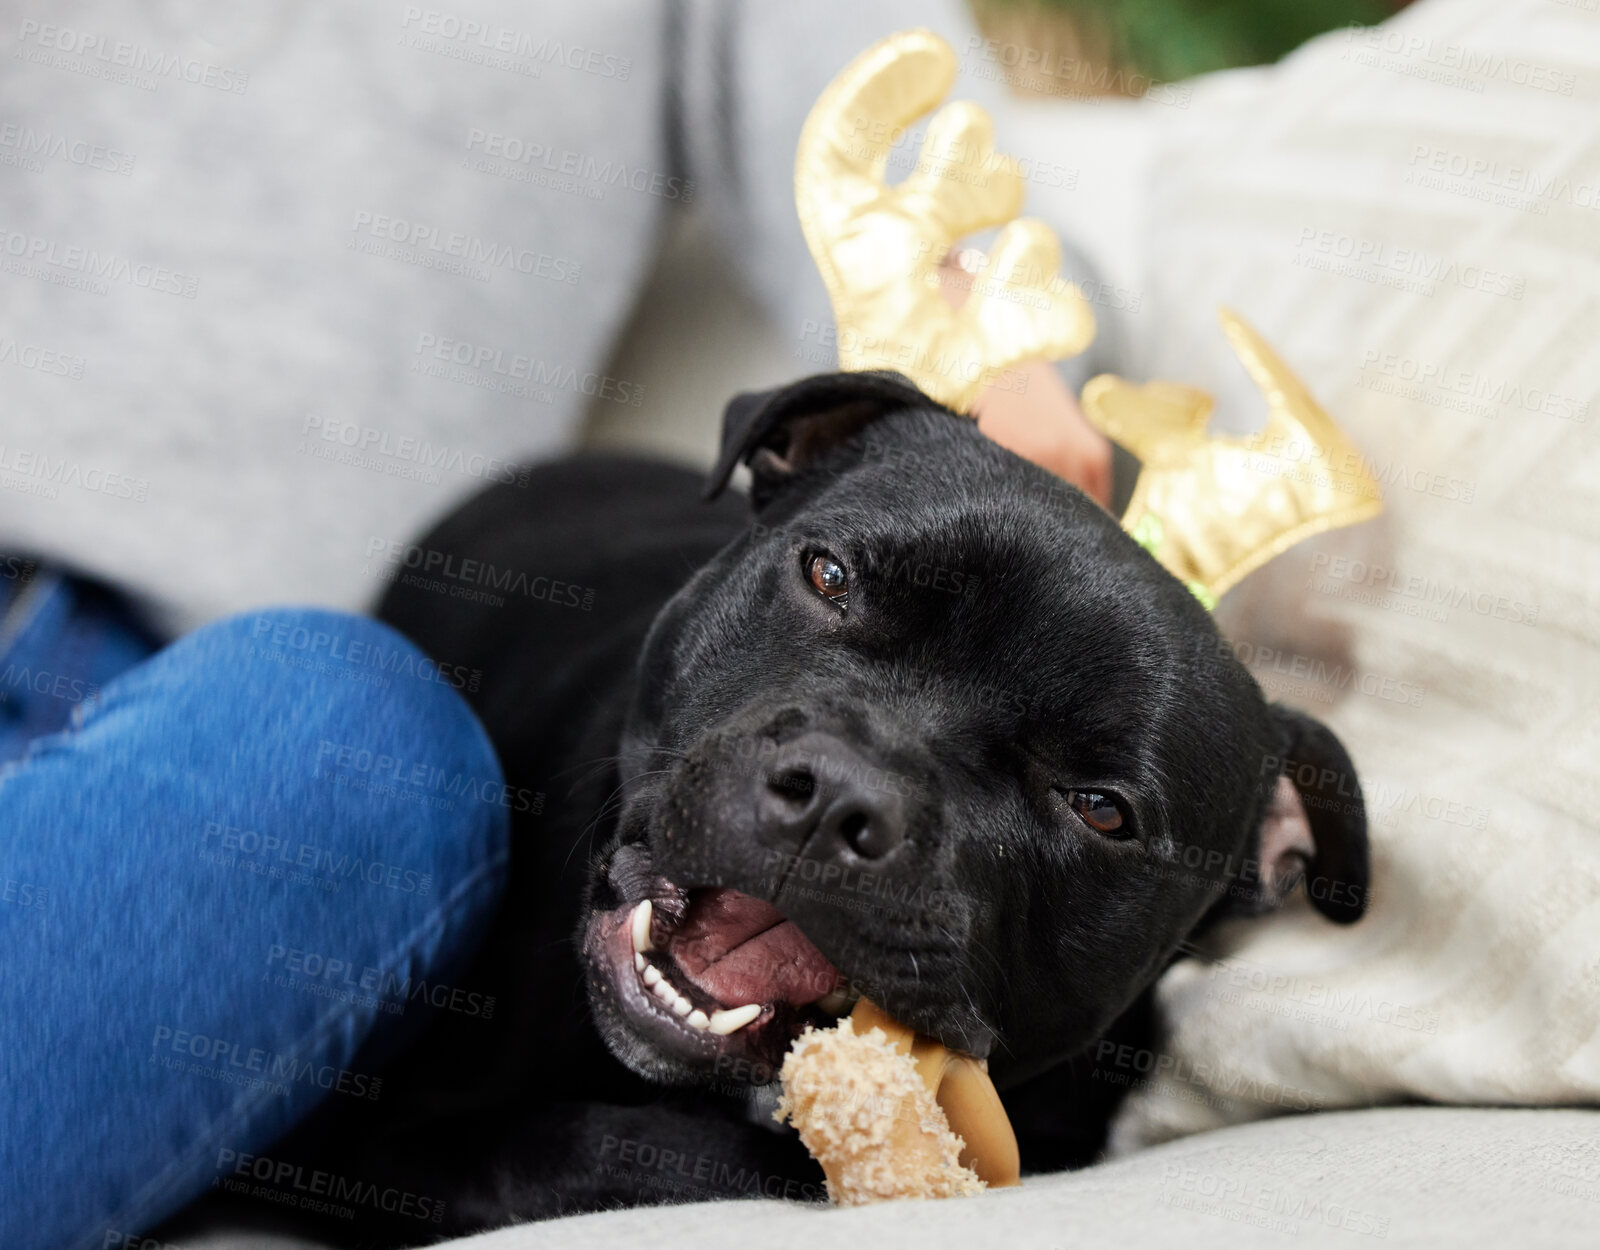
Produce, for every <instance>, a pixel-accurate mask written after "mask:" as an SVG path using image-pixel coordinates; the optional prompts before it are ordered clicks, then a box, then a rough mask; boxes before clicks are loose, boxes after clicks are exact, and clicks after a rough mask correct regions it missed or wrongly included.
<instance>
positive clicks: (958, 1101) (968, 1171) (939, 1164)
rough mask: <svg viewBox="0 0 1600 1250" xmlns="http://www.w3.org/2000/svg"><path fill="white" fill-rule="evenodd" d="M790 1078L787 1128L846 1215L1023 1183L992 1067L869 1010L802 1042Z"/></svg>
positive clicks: (782, 1107) (786, 1077)
mask: <svg viewBox="0 0 1600 1250" xmlns="http://www.w3.org/2000/svg"><path fill="white" fill-rule="evenodd" d="M780 1077H781V1079H782V1081H783V1097H782V1098H781V1099H780V1100H779V1102H778V1111H777V1118H778V1119H780V1120H788V1121H790V1122H791V1123H793V1124H794V1126H795V1128H796V1129H798V1130H799V1133H800V1140H801V1141H802V1142H804V1143H805V1146H806V1149H807V1150H809V1151H810V1152H811V1153H812V1155H813V1156H814V1157H815V1158H816V1160H817V1162H818V1163H820V1164H821V1165H822V1170H823V1172H824V1173H825V1174H826V1175H827V1178H828V1194H829V1196H830V1197H831V1198H832V1199H833V1200H834V1202H836V1203H838V1204H840V1205H841V1206H858V1205H861V1204H864V1203H868V1202H881V1201H883V1200H885V1199H888V1198H954V1197H961V1196H964V1195H967V1194H974V1193H977V1192H978V1191H979V1190H981V1189H983V1188H985V1187H987V1186H996V1187H998V1186H1004V1185H1015V1184H1017V1178H1018V1175H1019V1173H1020V1171H1021V1168H1020V1161H1019V1158H1018V1154H1017V1139H1016V1135H1015V1134H1014V1133H1013V1132H1012V1131H1011V1122H1010V1121H1009V1120H1008V1119H1007V1118H1006V1113H1005V1108H1004V1107H1002V1106H1001V1104H1000V1095H999V1094H997V1093H996V1092H995V1088H994V1084H993V1083H992V1082H991V1081H990V1080H989V1072H988V1065H987V1064H985V1063H984V1062H983V1060H981V1059H974V1058H972V1057H971V1056H970V1055H962V1054H957V1053H956V1052H954V1051H951V1050H948V1049H946V1048H945V1047H944V1046H942V1045H940V1043H938V1042H937V1041H935V1040H934V1039H933V1038H930V1037H923V1036H920V1035H918V1034H917V1033H916V1032H915V1031H913V1030H912V1029H909V1028H907V1027H906V1026H905V1025H903V1024H900V1023H898V1022H896V1021H895V1020H892V1019H891V1018H890V1017H889V1016H888V1015H886V1014H885V1013H884V1012H883V1011H882V1010H881V1009H879V1008H878V1007H876V1006H874V1005H873V1004H872V1003H870V1002H868V1001H867V1000H866V999H862V1000H861V1001H860V1002H859V1003H857V1004H856V1008H855V1010H854V1011H853V1012H852V1013H851V1014H850V1016H849V1018H847V1019H845V1020H841V1021H840V1022H839V1024H838V1027H837V1028H832V1029H807V1030H806V1031H805V1032H804V1033H803V1034H801V1035H800V1037H799V1039H798V1040H796V1042H795V1044H794V1047H793V1048H792V1049H791V1050H790V1052H789V1055H788V1057H787V1058H786V1059H785V1060H784V1061H783V1070H782V1072H781V1073H780Z"/></svg>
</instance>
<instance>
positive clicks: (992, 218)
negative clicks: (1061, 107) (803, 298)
mask: <svg viewBox="0 0 1600 1250" xmlns="http://www.w3.org/2000/svg"><path fill="white" fill-rule="evenodd" d="M955 77H956V57H955V53H954V52H952V51H951V50H950V46H949V45H948V44H947V43H945V42H944V40H942V39H940V38H939V37H938V36H937V35H935V34H934V33H933V32H931V31H927V30H906V31H901V32H899V33H898V34H894V35H890V36H889V37H888V38H887V39H884V40H883V41H882V42H880V43H877V44H874V45H873V46H872V47H871V48H869V49H867V51H866V52H864V53H862V54H861V55H860V56H859V57H857V58H856V59H855V60H854V61H852V62H851V63H850V65H849V66H848V67H847V68H846V69H845V70H844V72H843V73H841V74H840V75H839V76H838V77H837V78H835V79H834V80H833V82H832V83H831V84H830V85H829V86H828V88H827V90H826V91H824V92H823V93H822V96H821V98H820V99H818V100H817V102H816V104H815V105H814V106H813V107H812V109H811V115H810V116H809V117H808V118H807V119H806V124H805V128H804V129H803V130H802V131H801V133H800V146H799V150H798V151H797V153H796V155H795V171H794V187H795V204H796V207H797V208H798V209H799V213H800V224H801V227H802V228H803V229H804V231H805V236H806V243H807V244H808V245H809V247H810V248H811V254H812V256H813V257H815V259H816V262H817V268H818V269H819V270H820V271H821V273H822V280H823V282H824V283H826V285H827V288H828V295H829V297H830V299H831V300H832V301H833V313H834V320H835V322H836V323H837V330H838V340H839V367H840V368H841V369H847V370H853V369H884V368H887V369H896V370H898V371H899V372H901V373H903V374H905V375H906V376H907V377H909V378H911V380H912V381H914V382H915V383H916V384H917V385H918V386H920V387H921V388H922V389H923V390H924V391H926V392H927V393H928V394H929V395H931V396H933V397H934V398H935V399H937V400H939V401H940V402H941V403H943V404H946V405H948V406H949V407H951V408H954V409H956V410H957V411H959V412H965V411H968V410H969V408H970V407H971V404H972V401H973V400H974V399H975V398H976V396H977V395H978V393H979V392H980V391H981V390H982V389H983V388H984V386H985V385H987V384H988V383H990V382H991V381H992V380H993V379H994V377H995V376H996V374H997V372H998V371H999V370H1001V369H1004V368H1006V367H1007V366H1009V365H1012V364H1016V363H1018V362H1019V361H1023V360H1036V359H1045V360H1056V359H1060V358H1061V357H1063V356H1071V355H1075V354H1076V353H1078V352H1081V351H1082V350H1083V349H1084V348H1085V347H1087V346H1088V344H1089V342H1090V340H1091V339H1093V337H1094V315H1093V313H1091V312H1090V310H1089V305H1088V303H1087V302H1086V301H1085V300H1084V298H1083V296H1082V295H1080V294H1079V293H1078V290H1077V288H1075V287H1074V286H1072V285H1071V284H1070V283H1068V282H1065V281H1063V280H1062V279H1061V278H1060V277H1059V276H1058V274H1057V270H1058V269H1059V268H1060V265H1061V248H1060V245H1059V244H1058V243H1057V242H1056V238H1055V235H1054V234H1052V233H1051V232H1050V229H1049V227H1047V226H1045V225H1044V224H1043V223H1042V222H1038V221H1030V220H1021V221H1012V218H1013V217H1015V216H1016V215H1017V213H1018V211H1019V210H1020V209H1021V207H1022V176H1021V174H1020V173H1019V172H1018V169H1017V165H1016V162H1015V161H1013V160H1011V158H1009V157H1005V156H1000V155H998V154H997V153H996V152H995V150H994V146H993V127H992V126H991V124H990V122H989V117H988V114H986V113H985V112H984V111H983V110H982V109H981V108H979V107H978V106H977V105H976V104H972V103H970V102H968V101H960V102H957V103H955V104H950V105H947V106H946V107H944V108H942V109H940V110H939V112H938V113H936V114H935V115H934V117H933V119H932V120H931V121H930V122H929V124H928V133H927V138H926V139H925V141H924V143H923V146H922V152H921V154H920V157H919V160H918V163H917V168H916V170H915V171H914V172H913V173H912V174H911V175H910V176H908V177H907V178H906V179H905V181H903V182H902V183H900V184H899V185H898V186H895V187H890V186H889V185H888V184H887V181H886V177H885V175H886V172H887V169H888V163H889V151H890V148H891V147H892V145H893V142H894V140H895V139H896V138H898V137H899V136H900V134H901V133H902V131H903V128H904V127H905V126H906V125H907V124H908V123H910V122H912V121H915V120H916V119H917V118H918V117H920V116H922V114H924V113H926V112H927V111H928V110H929V109H931V108H933V107H934V106H935V105H937V104H938V103H939V102H940V101H941V100H943V99H944V97H945V94H946V93H947V92H948V91H949V90H950V87H951V85H952V84H953V83H954V82H955ZM1006 222H1010V224H1009V225H1007V226H1006V227H1005V229H1004V230H1002V231H1001V232H1000V236H999V237H998V238H997V239H996V240H995V246H994V248H993V250H992V252H991V254H990V273H989V274H987V275H985V277H984V278H982V279H980V280H978V281H977V282H975V283H974V286H973V291H972V294H971V296H970V297H969V298H968V299H967V301H966V302H965V303H964V304H962V306H961V307H960V308H959V309H952V308H951V307H950V306H949V305H948V304H947V303H946V302H945V299H944V297H943V295H942V294H941V293H940V290H939V282H938V273H937V271H938V267H939V264H940V262H941V261H942V260H943V259H944V256H945V254H946V253H947V252H948V251H949V249H950V248H951V247H952V246H953V245H954V244H955V243H956V241H957V240H959V239H961V238H962V237H963V236H965V235H968V234H971V233H973V232H974V231H978V230H985V229H988V228H989V227H991V226H998V225H1001V224H1003V223H1006Z"/></svg>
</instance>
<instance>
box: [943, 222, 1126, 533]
mask: <svg viewBox="0 0 1600 1250" xmlns="http://www.w3.org/2000/svg"><path fill="white" fill-rule="evenodd" d="M940 277H941V279H942V289H943V291H944V294H945V298H946V299H948V300H949V301H950V303H951V306H952V307H960V305H961V303H962V302H963V301H964V300H965V299H966V297H967V292H968V291H969V290H970V289H971V278H970V276H969V275H968V271H967V269H966V268H965V267H964V266H963V265H962V264H961V260H960V257H959V256H958V254H956V253H952V254H951V255H950V256H948V257H946V259H945V262H944V264H943V265H942V266H941V267H940ZM1006 375H1007V381H1008V382H1020V383H1021V384H1020V385H1012V386H1008V387H1006V388H1001V387H997V386H991V387H988V388H987V389H985V390H984V391H983V392H982V393H981V394H980V395H979V396H978V398H977V400H976V402H975V403H974V404H973V415H974V416H975V417H976V418H977V419H978V429H980V430H982V431H983V433H985V434H987V435H988V436H989V437H990V438H992V439H994V441H995V442H997V443H999V444H1000V446H1002V447H1004V448H1007V449H1008V450H1010V451H1014V452H1016V453H1017V455H1019V456H1021V457H1023V459H1025V460H1031V461H1033V462H1034V463H1035V464H1037V465H1039V466H1041V467H1042V468H1045V469H1048V470H1050V472H1052V473H1054V474H1056V475H1057V476H1058V477H1062V478H1065V479H1066V480H1067V481H1069V482H1071V483H1072V484H1073V485H1074V486H1076V487H1078V488H1079V489H1080V490H1082V491H1083V492H1084V493H1085V494H1087V495H1088V496H1089V497H1090V498H1091V499H1093V500H1094V501H1095V502H1096V503H1098V504H1099V505H1100V506H1101V507H1102V508H1104V507H1109V506H1110V504H1111V443H1110V441H1109V440H1108V439H1107V438H1106V436H1105V435H1104V434H1102V433H1100V431H1099V430H1097V429H1095V428H1094V426H1092V425H1090V424H1089V421H1088V418H1086V417H1085V416H1084V415H1083V410H1082V409H1081V408H1079V407H1078V401H1077V399H1076V397H1075V396H1074V395H1073V394H1072V392H1071V391H1069V390H1068V389H1067V386H1066V383H1064V382H1063V381H1062V380H1061V375H1060V374H1059V373H1057V372H1056V371H1055V369H1054V368H1053V367H1051V365H1050V364H1049V363H1047V362H1046V361H1043V360H1030V361H1026V362H1024V363H1023V364H1020V365H1017V366H1014V367H1013V368H1011V369H1008V370H1007V371H1006Z"/></svg>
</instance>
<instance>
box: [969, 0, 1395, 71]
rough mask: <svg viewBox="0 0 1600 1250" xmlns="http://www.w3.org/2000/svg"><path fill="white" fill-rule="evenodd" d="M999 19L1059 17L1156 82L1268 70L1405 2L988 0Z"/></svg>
mask: <svg viewBox="0 0 1600 1250" xmlns="http://www.w3.org/2000/svg"><path fill="white" fill-rule="evenodd" d="M983 3H984V7H986V8H988V9H989V10H990V11H991V12H994V13H1003V12H1007V11H1010V12H1012V13H1015V14H1017V15H1019V16H1020V15H1021V14H1022V13H1024V12H1027V11H1029V10H1032V11H1034V12H1035V13H1038V14H1039V15H1040V16H1041V17H1046V18H1049V17H1059V18H1062V19H1065V20H1066V21H1068V22H1070V23H1071V24H1072V25H1073V26H1075V27H1077V28H1078V29H1079V30H1080V31H1081V32H1083V34H1084V36H1085V37H1086V38H1087V39H1088V40H1089V41H1091V42H1092V43H1095V44H1099V45H1100V46H1102V47H1105V48H1108V49H1109V51H1110V54H1111V57H1112V59H1113V60H1114V61H1115V62H1116V63H1117V64H1119V65H1121V66H1123V67H1125V68H1127V69H1130V70H1135V71H1137V72H1138V73H1141V74H1144V75H1146V76H1148V77H1150V78H1152V79H1154V80H1156V81H1158V82H1171V81H1173V80H1175V79H1179V78H1189V77H1191V76H1193V75H1195V74H1204V73H1208V72H1209V71H1211V70H1217V69H1229V68H1232V67H1234V66H1238V65H1263V64H1266V63H1268V62H1270V61H1276V60H1277V59H1278V58H1279V57H1281V56H1283V55H1284V54H1285V53H1288V52H1291V51H1293V50H1294V49H1295V48H1297V47H1299V46H1300V45H1301V44H1302V43H1304V42H1305V41H1306V40H1307V39H1310V38H1311V37H1312V36H1313V35H1319V34H1321V33H1323V32H1324V31H1329V30H1336V29H1338V28H1339V27H1341V26H1352V25H1359V26H1368V25H1372V24H1374V23H1377V22H1381V21H1383V20H1384V19H1385V18H1387V17H1390V16H1392V15H1393V14H1394V12H1395V11H1396V10H1397V9H1400V8H1402V7H1404V3H1405V0H1398V2H1397V0H983Z"/></svg>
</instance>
